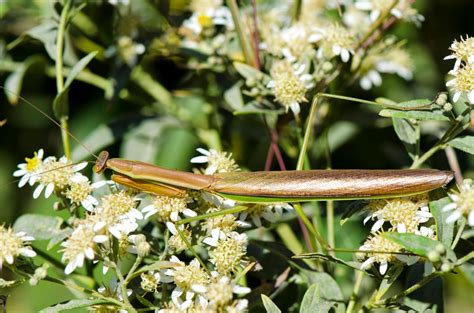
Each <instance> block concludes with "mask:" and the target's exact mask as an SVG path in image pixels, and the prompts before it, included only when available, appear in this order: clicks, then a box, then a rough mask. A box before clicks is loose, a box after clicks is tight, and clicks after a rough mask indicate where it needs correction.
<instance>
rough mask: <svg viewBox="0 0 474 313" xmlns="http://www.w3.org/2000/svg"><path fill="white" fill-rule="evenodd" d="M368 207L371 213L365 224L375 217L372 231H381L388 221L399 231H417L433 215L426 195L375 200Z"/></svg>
mask: <svg viewBox="0 0 474 313" xmlns="http://www.w3.org/2000/svg"><path fill="white" fill-rule="evenodd" d="M367 207H368V209H369V211H370V212H371V214H370V215H369V216H367V217H366V218H365V219H364V224H365V223H366V222H367V221H369V220H370V219H375V220H376V222H375V223H374V225H373V226H372V229H371V231H372V232H376V231H379V230H380V229H381V228H382V226H383V224H384V223H385V222H388V223H390V225H391V227H392V229H395V230H396V231H397V232H399V233H406V232H409V233H415V232H416V231H417V230H418V227H419V225H420V224H423V223H426V222H428V221H429V219H430V218H432V217H433V215H432V214H431V213H430V211H429V208H428V199H427V198H426V197H425V198H420V197H415V198H396V199H388V200H375V201H372V202H371V203H370V204H369V205H368V206H367Z"/></svg>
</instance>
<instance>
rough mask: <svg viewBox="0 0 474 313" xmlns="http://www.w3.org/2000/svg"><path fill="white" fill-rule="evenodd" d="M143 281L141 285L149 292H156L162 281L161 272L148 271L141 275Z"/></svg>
mask: <svg viewBox="0 0 474 313" xmlns="http://www.w3.org/2000/svg"><path fill="white" fill-rule="evenodd" d="M140 278H141V280H142V281H141V282H140V287H142V289H143V290H145V291H147V292H156V291H157V288H158V284H159V283H160V278H161V276H160V273H159V272H154V271H151V272H147V273H142V274H141V275H140Z"/></svg>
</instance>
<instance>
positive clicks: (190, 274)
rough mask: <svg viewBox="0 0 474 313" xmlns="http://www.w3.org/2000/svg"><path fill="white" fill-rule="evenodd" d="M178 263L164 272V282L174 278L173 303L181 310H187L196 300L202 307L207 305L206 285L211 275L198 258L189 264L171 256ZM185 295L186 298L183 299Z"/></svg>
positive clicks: (171, 259)
mask: <svg viewBox="0 0 474 313" xmlns="http://www.w3.org/2000/svg"><path fill="white" fill-rule="evenodd" d="M170 261H171V262H174V263H176V264H177V265H176V266H175V267H174V268H171V269H167V270H165V271H164V272H163V274H164V275H163V276H162V279H164V281H163V282H168V281H169V280H171V279H172V281H173V282H174V283H175V285H176V288H174V290H173V291H172V293H171V299H172V301H173V303H174V304H175V305H176V306H177V307H179V308H180V309H181V310H185V309H187V308H189V307H190V306H191V305H193V303H194V301H196V302H197V303H198V304H199V305H200V306H201V307H206V305H207V299H206V297H205V293H206V291H207V289H206V285H207V284H208V283H209V279H210V277H209V275H208V274H207V273H206V271H204V269H202V268H201V265H200V264H199V261H198V260H197V259H194V260H192V261H191V262H190V263H189V265H186V264H185V263H184V262H182V261H181V260H179V259H178V258H177V257H176V256H174V255H173V256H172V257H171V258H170ZM183 296H184V299H183Z"/></svg>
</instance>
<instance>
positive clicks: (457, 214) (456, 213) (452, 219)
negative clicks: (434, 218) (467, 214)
mask: <svg viewBox="0 0 474 313" xmlns="http://www.w3.org/2000/svg"><path fill="white" fill-rule="evenodd" d="M461 216H462V214H461V212H459V211H454V212H453V213H451V214H450V215H449V216H448V217H447V218H446V223H448V224H452V223H454V222H456V221H457V220H458V219H459V218H460V217H461Z"/></svg>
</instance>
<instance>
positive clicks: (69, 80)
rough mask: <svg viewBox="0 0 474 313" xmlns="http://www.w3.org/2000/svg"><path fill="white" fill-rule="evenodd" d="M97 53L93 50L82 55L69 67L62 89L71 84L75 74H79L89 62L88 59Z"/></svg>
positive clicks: (90, 59)
mask: <svg viewBox="0 0 474 313" xmlns="http://www.w3.org/2000/svg"><path fill="white" fill-rule="evenodd" d="M96 55H97V51H93V52H91V53H89V54H88V55H86V56H85V57H83V58H82V59H80V60H79V62H77V63H76V64H74V67H73V68H72V69H71V71H70V72H69V75H68V76H67V79H66V83H65V84H64V89H68V88H69V86H71V83H72V82H73V81H74V79H76V77H77V75H79V74H80V73H81V72H82V71H83V70H84V69H85V68H86V66H87V64H89V62H90V61H92V59H93V58H94V57H95V56H96Z"/></svg>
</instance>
